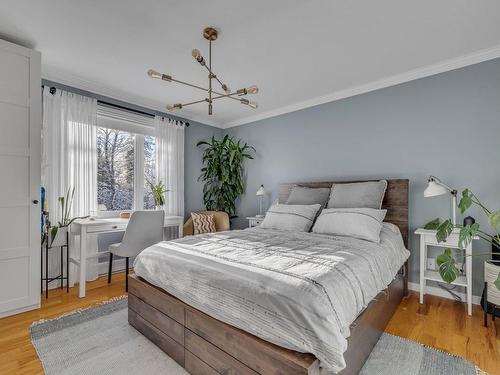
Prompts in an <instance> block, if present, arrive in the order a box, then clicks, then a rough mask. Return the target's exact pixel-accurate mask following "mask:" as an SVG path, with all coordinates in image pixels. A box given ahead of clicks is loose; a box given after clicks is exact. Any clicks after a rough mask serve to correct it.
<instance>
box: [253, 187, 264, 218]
mask: <svg viewBox="0 0 500 375" xmlns="http://www.w3.org/2000/svg"><path fill="white" fill-rule="evenodd" d="M255 195H256V196H258V197H259V214H258V215H255V217H264V215H263V214H262V201H263V200H264V195H266V190H265V189H264V185H260V188H259V190H257V193H256V194H255Z"/></svg>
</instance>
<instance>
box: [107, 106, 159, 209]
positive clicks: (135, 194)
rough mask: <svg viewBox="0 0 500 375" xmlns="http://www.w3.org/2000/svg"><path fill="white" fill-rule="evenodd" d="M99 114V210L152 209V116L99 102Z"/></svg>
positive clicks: (154, 141) (153, 169) (153, 145)
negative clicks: (102, 104)
mask: <svg viewBox="0 0 500 375" xmlns="http://www.w3.org/2000/svg"><path fill="white" fill-rule="evenodd" d="M97 115H98V116H97V125H98V128H97V203H98V205H99V206H98V210H99V211H101V212H103V211H109V212H110V215H112V216H113V215H114V214H112V213H111V212H112V211H126V210H141V209H153V208H154V200H153V195H152V193H151V187H150V185H149V182H152V183H156V137H155V136H154V126H153V119H151V118H149V117H145V116H141V115H136V114H133V113H130V112H127V111H122V110H119V109H114V108H109V107H105V106H98V108H97ZM103 215H104V216H107V214H106V213H103Z"/></svg>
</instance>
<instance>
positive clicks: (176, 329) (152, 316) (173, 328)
mask: <svg viewBox="0 0 500 375" xmlns="http://www.w3.org/2000/svg"><path fill="white" fill-rule="evenodd" d="M128 307H129V309H132V310H134V311H135V312H136V313H137V314H138V315H140V316H141V317H142V318H144V319H145V320H147V321H148V322H149V323H151V324H152V325H153V326H155V327H156V328H158V329H159V330H160V331H162V332H163V333H165V334H166V335H167V336H169V337H171V338H173V339H174V340H175V341H177V342H178V343H179V344H181V345H184V327H183V326H182V325H180V324H179V323H177V322H176V321H175V320H173V319H172V318H169V317H168V316H166V315H165V314H163V313H162V312H161V311H159V310H156V309H155V308H154V307H151V306H150V305H148V304H147V303H144V302H143V301H142V300H140V299H139V298H137V297H136V296H134V295H133V294H129V296H128Z"/></svg>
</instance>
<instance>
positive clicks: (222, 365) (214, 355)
mask: <svg viewBox="0 0 500 375" xmlns="http://www.w3.org/2000/svg"><path fill="white" fill-rule="evenodd" d="M185 346H186V350H188V351H190V352H191V353H193V354H194V355H195V356H197V357H198V358H199V359H201V360H202V361H203V362H205V363H206V364H208V365H209V366H210V367H211V368H213V369H215V370H216V371H217V373H219V374H234V375H236V374H237V375H259V374H258V373H256V372H255V371H253V370H252V369H250V368H248V367H247V366H245V365H244V364H243V363H241V362H240V361H238V360H236V359H234V358H233V357H231V356H230V355H228V354H226V353H224V352H223V351H222V350H220V349H219V348H217V347H216V346H214V345H212V344H210V343H209V342H208V341H206V340H204V339H202V338H201V337H199V336H197V335H195V334H194V333H193V332H191V331H190V330H188V329H186V345H185Z"/></svg>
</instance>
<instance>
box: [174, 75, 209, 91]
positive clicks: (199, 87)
mask: <svg viewBox="0 0 500 375" xmlns="http://www.w3.org/2000/svg"><path fill="white" fill-rule="evenodd" d="M170 80H171V81H172V82H177V83H180V84H183V85H186V86H190V87H193V88H195V89H198V90H202V91H205V92H208V89H207V88H205V87H202V86H197V85H194V84H192V83H189V82H184V81H181V80H178V79H175V78H171V79H170Z"/></svg>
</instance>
